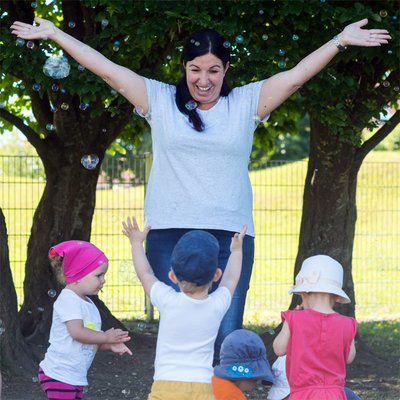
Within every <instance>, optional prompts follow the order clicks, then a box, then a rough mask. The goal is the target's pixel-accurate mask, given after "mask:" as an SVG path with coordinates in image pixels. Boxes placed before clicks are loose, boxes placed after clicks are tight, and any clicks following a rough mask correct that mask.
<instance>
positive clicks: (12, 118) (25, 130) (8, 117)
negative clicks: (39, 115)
mask: <svg viewBox="0 0 400 400" xmlns="http://www.w3.org/2000/svg"><path fill="white" fill-rule="evenodd" d="M0 118H3V119H4V120H5V121H7V122H9V123H10V124H12V125H14V126H15V127H16V128H18V129H19V130H20V132H22V134H23V135H24V136H25V137H26V138H27V139H28V141H29V143H30V144H31V145H32V146H33V147H34V148H35V149H41V148H42V146H43V143H42V141H41V139H40V138H39V135H38V134H37V133H36V132H35V131H34V130H33V129H32V128H31V127H30V126H28V125H25V124H24V121H23V120H22V119H21V118H19V117H17V116H16V115H14V114H11V113H10V112H8V111H7V110H5V109H4V108H1V109H0Z"/></svg>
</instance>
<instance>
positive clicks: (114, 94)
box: [110, 89, 118, 96]
mask: <svg viewBox="0 0 400 400" xmlns="http://www.w3.org/2000/svg"><path fill="white" fill-rule="evenodd" d="M110 93H111V96H116V95H117V94H118V92H117V91H116V90H115V89H111V90H110Z"/></svg>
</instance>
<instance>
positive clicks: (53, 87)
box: [51, 83, 60, 92]
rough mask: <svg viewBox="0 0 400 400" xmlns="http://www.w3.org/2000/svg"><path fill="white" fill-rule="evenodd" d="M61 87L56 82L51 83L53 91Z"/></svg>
mask: <svg viewBox="0 0 400 400" xmlns="http://www.w3.org/2000/svg"><path fill="white" fill-rule="evenodd" d="M59 89H60V86H58V85H57V84H56V83H53V84H52V85H51V90H52V91H53V92H57V91H58V90H59Z"/></svg>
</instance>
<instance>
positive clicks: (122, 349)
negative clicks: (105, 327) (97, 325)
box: [99, 343, 132, 356]
mask: <svg viewBox="0 0 400 400" xmlns="http://www.w3.org/2000/svg"><path fill="white" fill-rule="evenodd" d="M99 350H111V351H112V352H113V353H117V354H119V355H120V356H122V354H125V353H126V354H129V355H130V356H131V355H132V352H131V351H130V350H129V348H128V347H127V346H126V345H125V344H124V343H104V344H102V345H100V346H99Z"/></svg>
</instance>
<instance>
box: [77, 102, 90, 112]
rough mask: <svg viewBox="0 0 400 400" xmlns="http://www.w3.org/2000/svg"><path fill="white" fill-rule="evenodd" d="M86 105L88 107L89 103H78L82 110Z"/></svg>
mask: <svg viewBox="0 0 400 400" xmlns="http://www.w3.org/2000/svg"><path fill="white" fill-rule="evenodd" d="M88 107H89V104H87V103H81V104H79V109H80V110H82V111H85V110H86V109H87V108H88Z"/></svg>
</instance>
